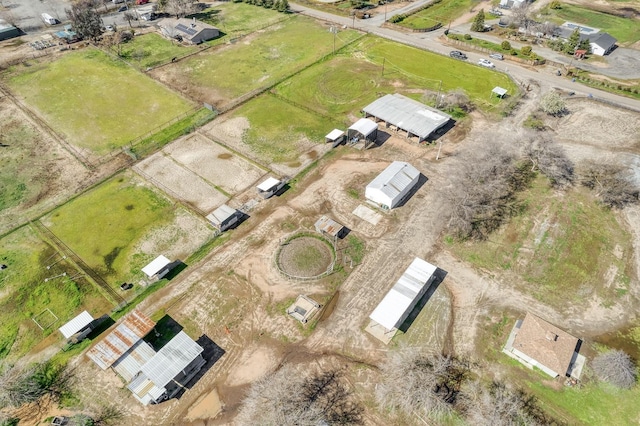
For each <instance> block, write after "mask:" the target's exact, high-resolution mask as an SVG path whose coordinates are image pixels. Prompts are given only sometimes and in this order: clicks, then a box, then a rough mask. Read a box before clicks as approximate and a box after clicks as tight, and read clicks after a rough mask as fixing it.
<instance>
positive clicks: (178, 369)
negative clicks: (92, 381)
mask: <svg viewBox="0 0 640 426" xmlns="http://www.w3.org/2000/svg"><path fill="white" fill-rule="evenodd" d="M203 351H204V349H203V348H202V346H200V345H198V344H197V343H196V342H194V341H193V339H191V338H190V337H189V336H188V335H187V334H186V333H185V332H184V331H181V332H179V333H178V334H177V335H176V336H175V337H174V338H173V339H171V340H170V341H169V342H168V343H167V344H166V345H165V346H163V347H162V348H161V349H160V350H159V351H158V352H157V353H156V354H155V355H154V356H153V358H151V359H150V360H148V361H147V362H146V363H145V364H144V365H143V366H142V368H141V369H140V373H139V374H138V375H137V376H136V377H135V378H134V379H133V381H131V383H129V385H128V386H127V387H128V388H129V390H130V391H131V392H133V395H134V396H135V397H136V399H138V401H140V402H142V403H143V404H144V405H147V404H149V403H151V402H158V401H159V400H161V398H162V397H163V396H164V395H165V393H168V392H169V393H170V391H169V388H171V389H175V388H177V389H178V390H179V389H180V385H182V386H183V385H186V382H188V381H189V380H190V379H191V378H192V377H193V375H190V374H189V373H192V372H193V371H192V370H195V369H197V370H199V369H200V368H201V367H202V365H203V364H204V359H203V358H202V356H201V353H202V352H203ZM196 360H198V362H196V363H194V361H196ZM197 370H196V371H197ZM189 376H191V377H189ZM171 382H178V383H177V384H174V385H171Z"/></svg>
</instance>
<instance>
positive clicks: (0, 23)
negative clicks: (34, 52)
mask: <svg viewBox="0 0 640 426" xmlns="http://www.w3.org/2000/svg"><path fill="white" fill-rule="evenodd" d="M21 35H22V33H21V31H20V30H19V29H18V28H17V27H15V26H13V25H11V24H10V23H8V22H7V21H5V20H4V19H0V41H2V40H8V39H10V38H14V37H20V36H21Z"/></svg>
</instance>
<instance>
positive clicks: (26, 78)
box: [4, 49, 192, 154]
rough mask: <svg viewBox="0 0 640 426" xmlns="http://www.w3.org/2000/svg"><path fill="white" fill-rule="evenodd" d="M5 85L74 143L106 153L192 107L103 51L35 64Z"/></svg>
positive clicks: (11, 75) (15, 73)
mask: <svg viewBox="0 0 640 426" xmlns="http://www.w3.org/2000/svg"><path fill="white" fill-rule="evenodd" d="M4 79H5V82H6V83H7V84H8V85H9V87H10V88H11V89H12V90H13V91H14V92H15V93H17V95H18V96H19V97H21V98H23V99H24V100H25V102H26V103H27V104H29V105H30V106H31V107H33V108H35V109H36V110H38V111H39V113H40V114H41V115H42V116H43V117H44V118H45V120H46V121H47V122H48V123H49V124H50V125H51V127H53V128H54V129H56V130H57V131H58V132H59V133H61V134H63V135H64V136H65V137H66V138H67V139H68V141H69V142H70V143H72V144H74V145H77V146H79V147H81V148H86V149H89V150H91V151H92V152H94V153H96V154H105V153H106V152H109V151H111V150H113V149H115V148H118V147H120V146H122V145H125V144H126V143H127V142H129V141H130V140H131V139H134V138H135V137H138V136H140V135H142V134H144V133H146V132H149V131H151V130H153V129H155V128H157V127H158V126H160V125H162V124H164V123H166V122H167V121H169V120H171V119H172V118H174V117H176V116H178V115H180V114H182V113H184V112H186V111H188V110H189V109H190V108H192V106H191V105H190V104H189V102H187V101H186V100H185V99H183V98H181V97H179V96H177V95H176V94H174V93H173V92H171V91H170V90H168V89H166V88H165V87H163V86H162V85H160V84H159V83H157V82H155V81H153V80H152V79H150V78H148V77H147V76H145V75H143V74H141V73H139V72H138V71H136V70H134V69H133V68H131V67H129V66H128V65H126V64H125V63H123V62H122V61H119V60H116V59H113V58H111V57H109V56H107V55H106V54H104V53H102V52H101V51H99V50H95V49H86V50H82V51H77V52H71V53H68V54H66V55H64V56H62V57H61V58H60V59H58V60H56V61H54V62H51V63H46V62H43V63H36V62H30V63H29V66H28V67H27V66H24V65H20V66H17V67H14V68H12V69H11V70H10V72H9V73H8V74H5V76H4Z"/></svg>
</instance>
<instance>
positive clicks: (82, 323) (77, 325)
mask: <svg viewBox="0 0 640 426" xmlns="http://www.w3.org/2000/svg"><path fill="white" fill-rule="evenodd" d="M92 321H93V317H92V316H91V314H90V313H89V312H87V311H82V312H81V313H80V314H79V315H78V316H76V317H75V318H73V319H72V320H71V321H69V322H68V323H66V324H65V325H63V326H62V327H60V328H59V329H58V330H59V331H60V333H62V335H63V336H64V338H65V339H68V338H69V337H71V336H73V335H74V334H76V333H77V332H78V331H80V330H82V329H83V328H85V327H86V326H88V325H89V324H91V322H92Z"/></svg>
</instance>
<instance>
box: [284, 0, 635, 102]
mask: <svg viewBox="0 0 640 426" xmlns="http://www.w3.org/2000/svg"><path fill="white" fill-rule="evenodd" d="M424 3H426V1H422V2H416V6H415V7H419V6H420V5H421V4H424ZM290 7H291V9H292V10H293V11H294V12H297V13H300V14H303V15H308V16H311V17H314V18H317V19H321V20H324V21H328V22H332V23H336V24H338V25H339V26H342V27H347V28H351V27H352V26H354V27H355V28H356V29H359V30H362V31H366V32H368V33H371V34H374V35H377V36H380V37H384V38H386V39H389V40H393V41H397V42H399V43H403V44H407V45H410V46H414V47H418V48H420V49H425V50H429V51H431V52H435V53H439V54H442V55H448V54H449V52H450V51H451V50H453V49H454V48H453V47H452V46H449V45H446V44H445V43H444V42H443V41H442V40H441V39H440V36H442V35H443V30H437V31H432V32H429V33H403V32H399V31H395V30H392V29H389V28H383V27H380V25H382V23H383V20H384V18H382V19H376V17H374V18H371V19H364V20H360V19H356V20H355V21H354V20H353V19H352V18H350V17H344V16H337V15H333V14H331V13H327V12H322V11H319V10H315V9H311V8H308V7H305V6H302V5H299V4H293V3H290ZM395 13H400V12H399V11H394V14H395ZM389 16H391V14H388V15H387V19H388V18H389ZM467 56H469V61H470V62H472V63H477V62H478V60H479V59H480V58H486V57H487V56H486V55H484V54H478V53H475V52H467ZM497 62H498V63H497V64H496V71H500V72H504V73H508V74H510V75H511V76H512V77H513V78H514V80H515V81H516V82H518V83H520V84H525V85H526V84H527V82H528V81H529V80H534V81H537V82H538V83H539V84H540V85H541V86H544V87H547V88H551V87H554V88H558V89H561V90H565V91H567V92H575V93H576V94H577V95H585V96H588V95H592V96H593V97H594V98H597V99H603V100H605V101H608V102H613V103H615V104H618V105H621V106H624V107H626V108H630V109H633V110H635V111H638V112H640V101H637V100H635V99H630V98H626V97H623V96H618V95H615V94H613V93H608V92H604V91H601V90H597V89H592V88H590V87H587V86H584V85H582V84H580V83H577V82H572V81H571V80H569V79H567V78H565V77H558V76H557V75H555V69H552V68H551V67H546V66H543V67H529V66H522V65H520V64H516V63H514V62H509V61H502V62H501V61H497Z"/></svg>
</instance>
